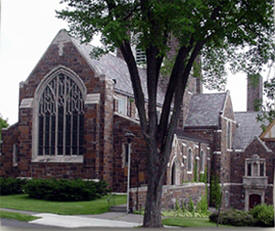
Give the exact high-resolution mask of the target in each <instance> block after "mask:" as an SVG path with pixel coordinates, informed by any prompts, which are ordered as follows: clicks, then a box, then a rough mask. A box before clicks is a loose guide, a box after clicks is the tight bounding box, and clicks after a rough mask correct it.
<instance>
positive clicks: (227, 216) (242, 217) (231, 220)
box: [209, 209, 255, 226]
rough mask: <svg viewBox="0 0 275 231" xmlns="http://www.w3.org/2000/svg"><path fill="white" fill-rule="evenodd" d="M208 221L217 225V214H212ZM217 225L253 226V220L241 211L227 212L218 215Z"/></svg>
mask: <svg viewBox="0 0 275 231" xmlns="http://www.w3.org/2000/svg"><path fill="white" fill-rule="evenodd" d="M209 220H210V221H212V222H215V223H217V220H218V213H212V214H211V215H210V216H209ZM219 224H223V225H233V226H254V225H255V220H254V218H253V216H252V215H250V214H248V212H245V211H241V210H234V209H232V210H228V211H225V212H221V213H220V219H219Z"/></svg>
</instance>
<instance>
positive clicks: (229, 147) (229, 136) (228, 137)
mask: <svg viewBox="0 0 275 231" xmlns="http://www.w3.org/2000/svg"><path fill="white" fill-rule="evenodd" d="M226 138H227V148H228V149H231V123H230V122H229V121H228V122H227V137H226Z"/></svg>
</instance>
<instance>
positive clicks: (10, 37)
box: [0, 0, 246, 125]
mask: <svg viewBox="0 0 275 231" xmlns="http://www.w3.org/2000/svg"><path fill="white" fill-rule="evenodd" d="M0 1H1V0H0ZM61 7H62V6H61V5H60V4H59V0H2V2H1V24H0V26H1V28H0V114H1V115H2V117H3V118H4V119H8V123H9V124H10V125H11V124H13V123H15V122H17V121H18V95H19V83H20V82H21V81H25V80H26V79H27V78H28V75H29V74H30V73H31V71H32V70H33V69H34V67H35V66H36V64H37V63H38V61H39V59H40V58H41V57H42V55H43V54H44V52H45V51H46V49H47V47H48V46H49V45H50V43H51V41H52V40H53V38H54V37H55V35H56V34H57V33H58V31H59V30H60V29H63V28H65V29H68V26H67V23H66V22H65V21H63V20H61V19H57V18H56V13H55V10H57V9H61ZM94 44H96V42H95V43H94ZM226 89H227V90H229V91H230V94H231V99H232V102H233V108H234V110H235V111H245V110H246V75H245V74H238V75H235V76H233V75H230V74H229V76H228V84H227V86H226Z"/></svg>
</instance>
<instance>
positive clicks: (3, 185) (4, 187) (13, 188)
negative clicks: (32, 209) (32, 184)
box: [0, 177, 27, 195]
mask: <svg viewBox="0 0 275 231" xmlns="http://www.w3.org/2000/svg"><path fill="white" fill-rule="evenodd" d="M26 182H27V181H26V180H24V179H18V178H12V177H0V195H11V194H21V193H23V186H24V185H25V184H26Z"/></svg>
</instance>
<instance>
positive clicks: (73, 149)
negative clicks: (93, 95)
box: [38, 73, 84, 155]
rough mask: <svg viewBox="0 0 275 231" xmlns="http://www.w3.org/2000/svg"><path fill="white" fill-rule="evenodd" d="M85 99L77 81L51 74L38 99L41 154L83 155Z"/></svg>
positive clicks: (39, 150) (39, 151)
mask: <svg viewBox="0 0 275 231" xmlns="http://www.w3.org/2000/svg"><path fill="white" fill-rule="evenodd" d="M83 130H84V100H83V95H82V92H81V90H80V89H79V87H78V85H77V84H76V83H75V81H74V80H73V79H72V78H71V77H69V76H66V75H64V74H62V73H60V74H59V75H57V76H55V77H54V78H52V79H51V80H50V81H49V82H48V83H47V84H46V86H44V90H43V92H42V94H41V97H40V99H39V109H38V155H82V154H83Z"/></svg>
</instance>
